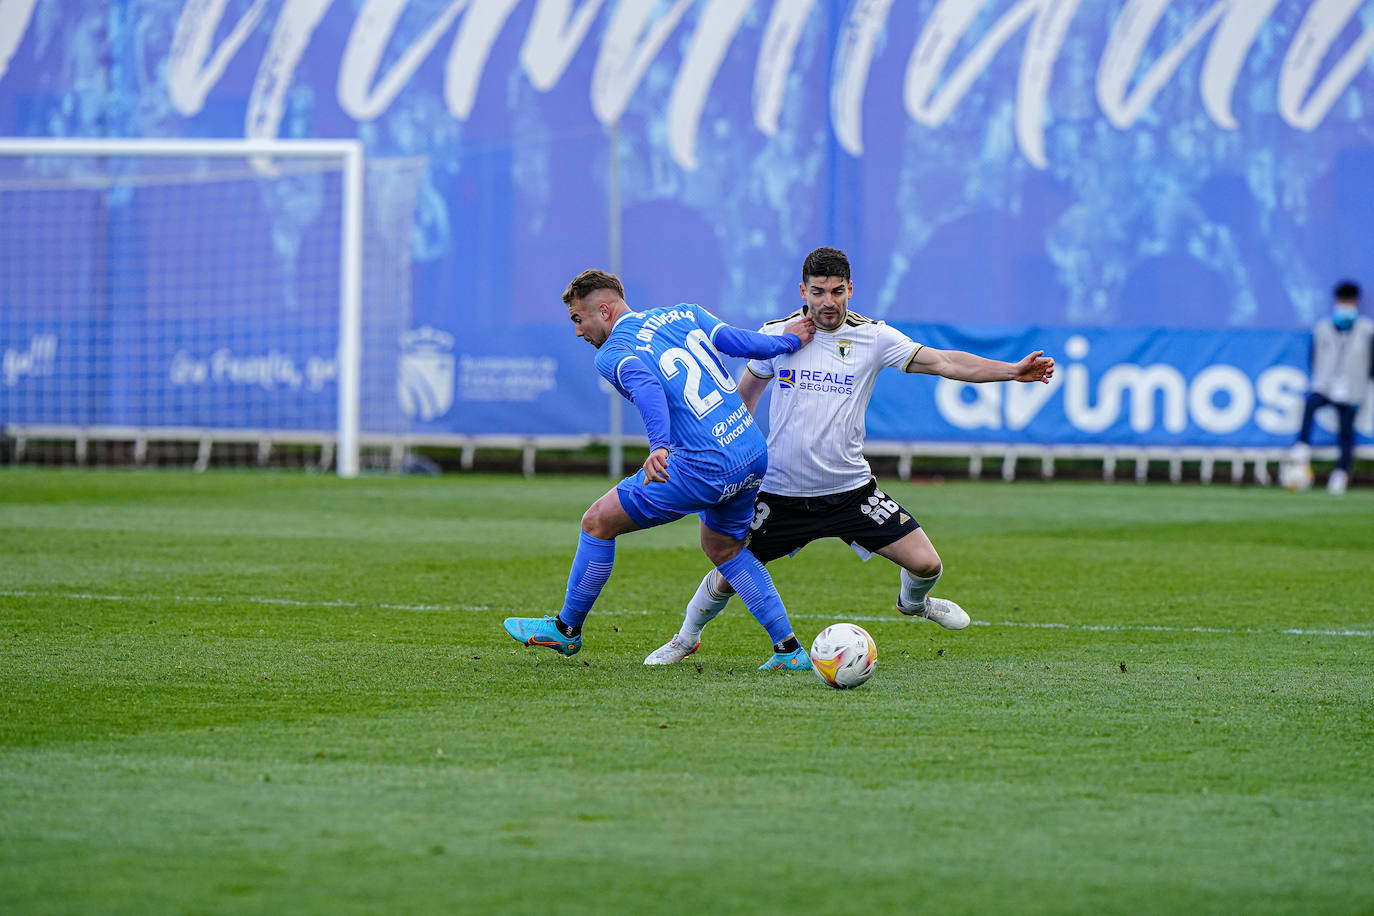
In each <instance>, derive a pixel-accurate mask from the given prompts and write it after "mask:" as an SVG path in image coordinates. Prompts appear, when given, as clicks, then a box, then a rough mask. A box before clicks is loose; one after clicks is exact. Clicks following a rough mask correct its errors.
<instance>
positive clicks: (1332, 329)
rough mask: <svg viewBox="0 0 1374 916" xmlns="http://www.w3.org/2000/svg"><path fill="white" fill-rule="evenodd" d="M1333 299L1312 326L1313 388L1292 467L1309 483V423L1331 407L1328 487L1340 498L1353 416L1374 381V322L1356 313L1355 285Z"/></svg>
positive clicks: (1346, 284)
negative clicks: (1335, 449)
mask: <svg viewBox="0 0 1374 916" xmlns="http://www.w3.org/2000/svg"><path fill="white" fill-rule="evenodd" d="M1333 296H1334V300H1335V301H1334V303H1333V308H1332V311H1331V315H1330V317H1328V318H1323V319H1322V320H1321V321H1318V322H1317V323H1316V324H1315V325H1314V326H1313V327H1312V355H1311V362H1312V366H1311V369H1312V384H1311V390H1310V391H1309V392H1308V394H1307V404H1306V406H1305V407H1304V409H1303V413H1302V429H1301V431H1299V433H1298V441H1297V442H1296V443H1295V444H1294V446H1293V454H1292V466H1293V468H1294V469H1295V473H1297V474H1299V475H1301V477H1302V479H1303V480H1304V481H1307V482H1310V481H1311V479H1312V477H1311V474H1312V472H1311V466H1310V464H1309V462H1310V458H1311V445H1312V420H1313V418H1314V417H1315V415H1316V412H1317V411H1318V410H1320V409H1321V408H1323V407H1333V408H1335V410H1336V414H1337V417H1338V418H1339V421H1340V426H1339V434H1338V440H1337V441H1338V442H1339V444H1340V458H1339V459H1338V460H1337V462H1336V468H1335V470H1333V471H1332V472H1331V476H1330V477H1329V478H1327V482H1326V489H1327V490H1328V491H1329V492H1331V493H1335V494H1337V495H1340V494H1342V493H1344V492H1345V488H1346V486H1347V485H1348V484H1349V482H1350V467H1351V464H1352V463H1353V461H1354V457H1355V415H1356V414H1357V413H1358V412H1359V409H1360V404H1361V403H1362V402H1363V401H1364V399H1365V393H1366V392H1367V391H1368V390H1369V379H1370V378H1371V377H1374V321H1371V320H1370V319H1369V318H1368V317H1366V316H1364V315H1361V314H1360V287H1359V284H1357V283H1355V282H1354V281H1352V280H1342V281H1341V282H1340V283H1338V284H1336V288H1335V290H1334V291H1333Z"/></svg>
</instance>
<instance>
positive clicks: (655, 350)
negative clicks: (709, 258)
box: [596, 305, 768, 471]
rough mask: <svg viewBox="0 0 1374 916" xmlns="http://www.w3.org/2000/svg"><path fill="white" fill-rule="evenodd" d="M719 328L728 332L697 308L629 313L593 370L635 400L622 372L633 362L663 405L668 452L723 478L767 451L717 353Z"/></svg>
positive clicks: (710, 315)
mask: <svg viewBox="0 0 1374 916" xmlns="http://www.w3.org/2000/svg"><path fill="white" fill-rule="evenodd" d="M722 329H729V325H727V324H725V322H723V321H721V320H720V319H719V318H717V317H716V316H714V315H712V314H711V313H710V312H708V311H706V310H705V309H703V308H701V307H700V306H698V305H678V306H674V307H672V308H657V309H649V310H648V311H644V312H628V313H626V314H625V315H622V316H621V317H620V318H619V319H618V320H617V321H616V323H615V327H613V328H612V329H611V333H610V335H609V336H608V337H607V338H606V342H605V343H603V344H602V345H601V347H600V349H599V350H597V354H596V370H597V371H598V372H599V373H601V375H602V377H604V378H605V379H606V380H607V381H608V382H610V383H611V384H612V385H614V386H615V388H616V390H618V391H619V392H620V393H621V394H622V395H624V396H625V397H626V398H629V399H630V400H634V397H633V395H632V394H631V393H630V386H629V385H627V384H626V383H625V382H624V380H623V378H622V373H623V372H624V371H625V370H626V369H627V368H628V367H629V366H634V365H635V364H636V363H638V364H639V365H642V366H643V367H644V368H645V369H648V370H649V371H650V372H651V373H653V375H654V377H655V378H656V379H657V380H658V382H659V384H660V385H661V386H662V388H663V393H664V396H665V397H666V399H667V402H668V417H669V427H670V429H669V448H671V449H672V450H673V452H674V453H675V454H679V455H682V456H683V457H686V458H689V459H690V460H692V461H693V462H695V463H697V464H698V465H700V466H702V467H703V468H710V469H715V470H722V471H728V470H732V469H735V468H738V467H741V466H743V465H746V464H749V463H751V462H753V461H754V460H755V459H756V458H758V457H759V456H760V455H763V454H766V453H767V449H768V447H767V444H766V443H765V441H764V438H763V435H762V433H760V432H759V429H758V427H757V426H756V425H755V424H754V417H753V415H752V414H750V413H749V411H748V409H747V408H746V407H745V406H744V402H743V401H741V400H740V397H739V394H737V393H736V391H735V388H736V385H735V380H734V378H732V377H731V375H730V373H729V371H728V370H727V369H726V368H725V364H724V363H723V362H722V361H721V358H720V354H719V353H718V352H717V350H716V347H715V344H714V340H715V337H716V334H717V333H719V332H720V331H721V330H722ZM731 330H733V329H731Z"/></svg>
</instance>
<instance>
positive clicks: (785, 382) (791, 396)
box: [748, 312, 921, 496]
mask: <svg viewBox="0 0 1374 916" xmlns="http://www.w3.org/2000/svg"><path fill="white" fill-rule="evenodd" d="M799 317H801V312H794V313H793V314H791V315H789V316H788V317H786V318H782V319H779V320H778V321H770V322H768V323H767V324H765V325H764V326H763V327H762V328H761V329H760V330H761V331H762V332H763V333H764V334H772V335H777V334H782V333H783V327H784V325H786V324H787V322H789V321H794V320H796V319H797V318H799ZM920 349H921V345H920V344H918V343H916V342H915V341H913V340H912V339H911V338H910V337H907V336H906V335H905V334H903V333H902V332H901V331H898V330H897V329H896V328H892V327H889V326H888V325H886V324H884V323H883V322H881V321H874V320H872V319H870V318H865V317H863V316H862V315H858V314H855V313H854V312H850V313H849V314H848V316H847V317H846V318H845V322H844V324H843V325H841V326H840V328H839V330H836V331H822V330H821V329H820V328H817V329H816V337H815V339H813V340H812V341H811V342H810V343H808V344H807V345H806V346H804V347H802V348H801V349H800V350H798V351H797V352H795V353H787V354H784V355H782V356H775V357H773V358H772V359H769V360H751V361H750V363H749V367H748V371H749V372H752V373H754V375H756V376H758V377H759V378H765V379H773V378H776V379H777V384H776V385H775V386H774V388H773V400H772V403H771V405H770V407H769V411H768V476H766V477H765V478H764V479H763V490H764V491H766V492H768V493H774V494H777V495H778V496H826V495H829V494H831V493H843V492H845V491H848V490H853V489H857V488H858V487H861V486H863V485H864V484H866V483H868V480H869V478H870V477H871V476H872V474H873V472H872V471H871V470H870V469H869V467H868V461H867V459H865V458H864V454H863V446H864V434H865V427H864V414H865V412H866V411H867V410H868V400H869V398H870V397H872V396H873V383H874V382H875V381H876V380H877V378H878V372H879V370H881V369H884V368H888V367H891V368H893V369H906V368H907V367H908V366H909V365H910V363H911V360H912V357H914V356H915V355H916V353H917V351H918V350H920Z"/></svg>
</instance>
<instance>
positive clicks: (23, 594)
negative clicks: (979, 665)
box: [0, 591, 492, 611]
mask: <svg viewBox="0 0 1374 916" xmlns="http://www.w3.org/2000/svg"><path fill="white" fill-rule="evenodd" d="M0 598H65V599H68V600H72V601H148V602H154V601H173V602H177V603H182V604H221V603H223V602H225V601H227V600H230V599H227V598H225V597H223V596H221V595H95V594H91V593H89V592H27V591H0ZM240 600H242V601H246V602H248V603H249V604H269V605H278V606H284V607H344V608H380V609H381V610H386V611H490V610H492V608H491V607H489V606H487V605H485V604H385V603H382V602H379V601H334V600H330V601H326V600H323V599H321V600H319V601H302V600H299V599H296V598H265V597H262V596H258V595H249V596H248V597H246V598H242V599H240Z"/></svg>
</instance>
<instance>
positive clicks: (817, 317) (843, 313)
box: [807, 305, 849, 333]
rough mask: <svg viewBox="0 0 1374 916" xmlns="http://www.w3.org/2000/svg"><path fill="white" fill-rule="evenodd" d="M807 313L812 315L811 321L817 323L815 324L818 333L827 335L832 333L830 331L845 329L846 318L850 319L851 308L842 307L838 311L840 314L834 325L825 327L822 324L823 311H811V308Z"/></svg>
mask: <svg viewBox="0 0 1374 916" xmlns="http://www.w3.org/2000/svg"><path fill="white" fill-rule="evenodd" d="M807 311H808V312H809V313H810V314H811V320H812V321H813V322H815V324H816V330H818V331H826V332H827V333H828V332H830V331H838V330H839V329H840V328H842V327H844V320H845V318H847V317H849V306H848V305H844V306H841V307H840V308H839V309H837V311H838V313H839V314H838V316H837V317H836V319H835V323H834V324H832V325H823V324H821V310H820V309H811V308H808V309H807Z"/></svg>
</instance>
